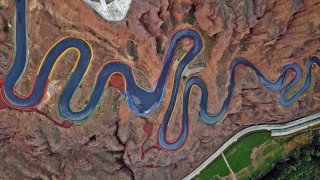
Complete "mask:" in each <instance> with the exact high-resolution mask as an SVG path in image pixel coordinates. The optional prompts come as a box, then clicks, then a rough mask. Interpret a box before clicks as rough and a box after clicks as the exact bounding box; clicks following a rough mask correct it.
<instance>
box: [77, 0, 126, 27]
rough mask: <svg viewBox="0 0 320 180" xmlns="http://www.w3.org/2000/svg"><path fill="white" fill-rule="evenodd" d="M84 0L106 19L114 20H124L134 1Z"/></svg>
mask: <svg viewBox="0 0 320 180" xmlns="http://www.w3.org/2000/svg"><path fill="white" fill-rule="evenodd" d="M82 1H83V2H85V3H86V4H88V5H89V6H90V7H92V8H93V9H94V10H95V11H96V12H97V13H98V14H99V15H100V16H101V17H102V18H103V19H104V20H106V21H112V22H117V21H122V20H123V19H124V18H125V17H126V15H127V13H128V11H129V9H130V5H131V2H132V0H114V1H112V2H110V3H108V4H107V3H106V0H100V2H97V1H92V0H82Z"/></svg>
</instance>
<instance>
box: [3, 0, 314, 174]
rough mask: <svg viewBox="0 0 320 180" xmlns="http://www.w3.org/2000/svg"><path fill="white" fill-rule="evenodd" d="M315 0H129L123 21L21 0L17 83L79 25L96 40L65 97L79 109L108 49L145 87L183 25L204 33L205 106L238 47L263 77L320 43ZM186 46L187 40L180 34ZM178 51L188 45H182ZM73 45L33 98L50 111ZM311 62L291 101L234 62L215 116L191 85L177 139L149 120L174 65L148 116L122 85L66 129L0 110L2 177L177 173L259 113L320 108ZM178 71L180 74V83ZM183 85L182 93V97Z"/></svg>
mask: <svg viewBox="0 0 320 180" xmlns="http://www.w3.org/2000/svg"><path fill="white" fill-rule="evenodd" d="M13 2H14V1H10V0H0V79H3V78H4V77H5V75H6V73H7V72H8V70H9V68H10V65H11V64H12V61H13V51H14V44H13V33H14V31H13V20H14V4H13ZM319 9H320V0H277V1H276V0H269V1H266V0H242V1H238V0H228V1H219V0H173V1H169V0H144V1H142V0H133V2H132V5H131V8H130V10H129V13H128V15H127V17H126V18H125V19H124V20H123V21H122V22H117V23H109V22H106V21H104V20H103V19H102V18H100V17H99V16H98V15H97V14H96V13H95V12H94V11H93V10H92V9H91V8H90V7H89V6H88V5H86V4H84V3H83V2H82V1H81V0H72V1H67V0H29V1H28V36H29V50H30V54H29V64H28V69H27V70H26V73H25V75H24V76H23V77H22V79H21V82H20V83H19V85H18V86H17V91H18V92H19V93H20V94H23V95H26V94H28V92H30V90H31V84H32V82H33V80H34V78H35V76H36V72H37V69H38V67H39V65H40V62H41V59H42V58H43V57H44V55H45V53H46V52H47V51H48V49H49V48H50V47H51V46H52V45H53V44H54V43H55V42H56V41H58V40H59V39H60V38H62V37H65V36H76V37H81V38H83V39H85V40H87V41H88V42H89V43H90V44H91V45H92V47H93V51H94V57H93V58H94V59H93V62H92V66H91V68H90V70H89V72H88V74H87V76H86V77H85V79H84V81H83V84H82V85H81V86H80V88H79V90H78V91H77V92H76V94H75V96H74V98H73V100H72V107H73V108H74V109H80V108H81V107H83V106H84V105H85V103H86V101H87V99H88V94H89V92H91V89H92V86H93V83H94V81H92V79H94V78H95V76H96V75H97V71H98V70H99V69H100V67H101V65H102V64H104V63H107V62H110V61H112V60H114V59H117V60H121V61H124V62H126V63H128V64H130V65H132V67H133V68H135V74H136V78H137V83H138V84H140V85H141V86H143V87H146V88H152V87H153V85H154V84H155V83H156V81H157V78H158V76H159V75H160V72H161V68H160V67H162V65H163V59H164V56H165V52H166V50H167V47H168V42H169V40H170V37H171V35H172V34H174V33H175V32H177V31H178V30H181V29H184V28H192V29H195V30H197V31H198V32H199V33H201V35H202V37H203V41H204V47H203V50H202V52H201V54H200V55H199V56H198V57H197V58H196V59H194V60H193V62H192V63H191V64H190V67H200V66H205V69H204V70H203V71H201V72H200V73H198V74H195V75H199V76H200V77H201V78H202V79H203V80H204V81H205V82H206V84H207V87H208V89H209V107H208V110H209V111H210V112H211V113H215V112H217V111H218V110H219V109H220V107H221V105H222V103H223V101H224V99H225V97H226V96H227V94H226V93H227V91H226V89H227V86H228V79H229V73H230V72H229V68H228V67H229V65H230V63H231V62H232V60H233V59H234V58H236V57H245V58H247V59H249V60H250V61H251V62H252V63H253V64H255V65H256V66H257V67H258V68H259V69H260V70H261V71H262V72H263V73H264V74H266V75H267V76H268V77H269V78H270V79H276V78H277V77H278V76H279V74H280V71H281V67H282V66H284V65H286V64H289V63H297V64H299V65H300V66H301V67H302V68H303V69H304V67H305V65H304V62H305V59H306V58H308V57H309V56H310V55H312V54H313V53H314V52H315V51H316V50H317V48H320V13H319ZM182 44H183V45H182V47H186V48H187V46H188V44H190V42H188V40H186V41H183V42H182ZM180 51H181V53H177V57H176V58H177V59H178V58H179V56H181V54H182V53H183V52H184V51H185V49H184V48H180V49H179V51H178V52H180ZM75 60H76V53H75V52H69V53H67V54H66V55H65V56H64V57H63V58H62V60H61V61H60V63H58V64H57V67H56V71H55V72H54V75H53V77H52V80H51V82H50V84H49V87H48V92H47V93H46V97H45V99H44V101H43V102H42V103H41V109H42V110H43V111H44V112H46V113H47V114H50V115H51V116H54V117H59V116H58V114H57V101H58V98H59V94H60V93H61V90H62V89H63V87H64V85H65V82H66V80H67V77H68V75H69V72H70V71H71V69H72V66H73V65H74V62H75ZM319 73H320V72H319V70H318V69H317V68H315V69H314V75H315V76H314V77H315V78H314V84H315V85H314V87H313V88H311V89H310V90H309V91H308V93H307V94H305V95H304V96H303V97H301V98H300V100H299V101H298V102H296V103H295V104H293V105H292V106H290V107H288V108H284V107H282V106H280V104H279V100H278V98H279V94H278V93H274V92H270V91H268V90H267V89H266V88H265V87H263V86H262V85H261V84H260V83H259V81H258V78H257V77H256V76H255V74H254V73H253V72H252V71H250V70H249V69H247V68H238V69H237V75H236V86H235V90H234V94H233V98H232V102H231V104H230V107H229V109H228V112H227V114H226V116H225V117H224V119H223V120H221V121H220V122H219V123H218V124H217V125H212V126H209V125H206V124H204V123H202V122H201V120H200V118H199V116H198V111H199V106H198V104H199V100H200V96H201V94H200V91H199V90H198V89H196V88H195V89H194V91H193V93H192V96H191V101H190V105H189V107H190V111H189V112H190V134H189V138H188V140H187V142H186V143H185V145H184V146H183V147H182V148H181V149H179V150H177V151H166V150H162V149H158V148H154V146H155V145H156V138H157V130H158V127H159V125H160V123H161V122H162V118H163V116H164V113H165V110H166V107H167V105H168V103H169V99H170V93H171V89H172V83H173V82H172V78H171V77H172V76H173V75H174V69H173V70H172V71H171V72H170V74H169V76H170V78H169V81H168V82H167V83H168V84H167V86H166V87H167V89H166V93H165V98H164V102H163V103H162V104H161V106H160V107H159V108H158V109H157V110H156V111H155V112H154V113H153V114H152V115H150V116H147V117H146V118H141V117H137V116H135V115H133V114H132V113H131V112H130V110H129V109H128V107H127V104H126V102H125V100H124V96H123V95H122V93H121V91H120V90H118V89H116V88H114V87H111V86H108V88H107V90H106V93H105V96H104V98H103V101H102V103H101V105H100V107H99V108H98V110H97V111H96V112H95V114H94V115H93V116H92V117H91V118H90V119H89V120H88V121H87V122H86V123H85V124H76V125H74V126H72V127H71V128H70V129H64V128H61V127H58V126H55V125H54V124H53V123H51V122H50V121H49V120H48V119H46V118H45V117H43V116H41V115H39V114H36V113H32V112H18V111H14V110H2V111H0V177H1V178H4V179H22V178H27V179H29V178H30V179H31V178H42V179H133V178H135V179H152V178H153V179H179V178H182V177H184V176H185V175H187V174H188V173H189V172H190V171H192V170H193V169H194V168H196V167H197V166H198V165H199V164H200V163H201V162H203V161H204V160H205V159H206V158H207V157H208V156H210V155H211V154H212V153H213V152H214V151H215V150H216V149H217V148H218V147H219V146H220V145H221V144H222V143H223V142H224V141H226V140H227V139H228V138H229V137H231V136H232V135H233V134H235V133H236V132H238V131H240V130H241V129H243V128H245V127H248V126H251V125H255V124H263V123H280V122H288V121H291V120H294V119H296V118H299V117H302V116H305V115H308V114H312V113H314V112H316V111H319V110H318V109H319V108H320V89H319V87H318V85H319V83H320V76H319ZM185 82H186V80H182V83H181V85H180V92H183V88H184V84H185ZM181 95H182V93H180V94H179V96H180V97H181ZM178 99H179V100H178V101H177V104H176V108H175V112H174V114H173V116H172V119H171V122H170V125H169V126H170V128H169V130H168V131H169V132H168V138H170V139H174V138H175V137H176V136H177V135H178V134H179V132H180V120H181V119H180V118H181V114H182V98H178Z"/></svg>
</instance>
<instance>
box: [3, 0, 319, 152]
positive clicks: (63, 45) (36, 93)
mask: <svg viewBox="0 0 320 180" xmlns="http://www.w3.org/2000/svg"><path fill="white" fill-rule="evenodd" d="M15 6H16V11H15V12H16V13H15V59H14V62H13V65H12V67H11V69H10V71H9V72H8V74H7V76H6V77H5V79H4V81H3V85H2V86H3V87H2V88H1V89H2V97H3V99H4V100H5V102H6V103H7V104H8V106H10V107H13V108H15V109H20V110H31V111H32V110H36V109H37V106H38V104H39V103H41V101H42V99H43V96H44V94H45V92H46V90H47V84H48V82H49V81H50V77H51V73H52V72H53V71H54V67H55V64H56V63H57V62H58V61H59V60H60V57H61V56H63V55H64V54H65V53H66V52H67V51H69V50H71V49H73V50H76V51H77V52H78V59H77V61H76V64H75V65H74V67H73V69H72V71H71V73H70V75H69V78H68V81H67V83H66V85H65V87H64V89H63V92H62V94H61V96H60V99H59V104H58V109H59V113H60V115H61V117H62V118H63V119H65V120H68V121H71V122H74V123H79V122H83V121H85V120H86V119H88V117H89V116H90V115H91V114H92V113H93V112H94V110H95V109H96V108H97V106H98V105H99V101H100V99H101V97H102V95H103V93H104V90H105V85H106V84H107V83H108V81H109V78H110V77H111V75H112V74H114V73H118V74H122V76H123V77H124V78H125V82H126V84H125V93H124V95H125V98H126V101H127V104H128V106H129V108H130V110H131V111H132V112H133V113H134V114H135V115H138V116H146V115H148V114H150V113H152V112H154V110H155V109H156V108H158V106H159V104H160V103H161V102H162V100H163V95H164V91H165V84H166V80H167V77H168V73H169V70H170V69H171V64H172V61H173V57H174V55H175V50H176V49H177V47H178V44H179V42H180V41H181V40H182V39H185V38H188V39H191V40H192V41H193V47H192V48H191V49H190V50H189V51H188V52H187V53H186V54H185V56H183V58H182V59H181V60H180V62H179V65H178V67H177V69H176V72H175V75H174V77H173V80H174V84H173V89H172V92H171V99H170V103H169V106H168V108H167V110H166V113H165V116H164V118H163V121H162V123H161V125H160V127H159V132H158V141H157V142H158V145H160V146H161V147H162V148H165V149H167V150H176V149H178V148H180V147H181V146H182V145H183V144H184V142H185V141H186V139H187V136H188V134H189V133H188V125H189V117H188V104H189V96H190V93H191V91H192V88H193V87H198V88H200V90H201V92H202V96H201V101H200V107H201V110H200V113H199V115H200V117H201V119H202V121H203V122H204V123H207V124H215V123H217V122H218V121H219V120H221V119H222V118H223V116H224V114H225V113H226V111H227V109H228V106H229V104H230V101H231V98H232V93H233V88H234V85H235V70H236V68H237V67H238V66H239V65H244V66H246V67H249V68H250V69H252V70H253V71H254V72H255V73H256V75H257V76H258V78H259V79H260V82H261V84H263V85H264V86H265V87H266V88H268V89H269V90H271V91H280V104H281V105H283V106H289V105H291V104H292V103H294V102H295V101H296V100H297V99H298V98H299V97H300V96H301V95H302V94H303V93H305V92H306V91H307V89H308V88H309V87H310V85H311V75H312V72H311V70H312V66H313V65H319V63H320V61H319V58H318V57H312V58H311V59H309V61H308V62H307V75H306V78H305V81H304V82H305V83H304V85H303V86H301V87H300V88H299V90H297V91H296V92H295V94H294V95H293V96H291V97H289V98H287V97H286V92H287V91H288V90H290V89H291V88H292V87H294V86H295V85H296V84H297V83H298V82H299V81H300V79H301V76H302V70H301V68H300V67H299V66H298V65H297V64H289V65H286V66H284V67H283V68H282V72H281V74H280V76H279V78H278V79H277V80H275V81H273V80H269V79H268V78H266V77H265V76H264V75H263V74H261V73H260V71H259V70H258V69H257V68H256V67H255V66H254V65H253V64H251V63H250V62H249V61H248V60H247V59H235V60H234V61H233V62H232V63H231V65H230V79H229V86H228V96H227V98H226V99H225V101H224V103H223V104H222V107H221V109H220V110H219V111H218V113H217V114H215V115H213V114H210V113H209V112H208V111H207V104H208V91H207V88H206V85H205V84H204V82H203V81H202V80H201V79H200V78H199V77H197V76H193V77H191V78H189V79H188V81H187V83H186V85H185V89H184V94H183V114H182V127H181V133H180V135H179V136H178V138H177V139H176V140H174V141H173V142H169V141H168V140H167V138H166V131H167V126H168V123H169V121H170V117H171V115H172V112H173V109H174V106H175V103H176V99H177V94H178V90H179V84H180V79H181V75H182V72H183V70H184V69H185V67H186V66H187V65H188V64H189V63H190V62H191V61H192V60H193V59H194V58H195V57H196V56H197V55H198V54H199V53H200V51H201V49H202V39H201V37H200V35H199V33H197V32H196V31H194V30H189V29H186V30H181V31H179V32H177V33H176V34H174V35H173V36H172V38H171V41H170V44H169V47H168V49H167V53H166V57H165V60H164V65H163V68H162V72H161V74H160V77H159V79H158V82H157V83H156V85H155V86H154V90H152V91H147V90H145V89H144V88H142V87H139V86H138V85H137V84H136V82H135V78H134V75H133V73H132V68H131V67H130V66H128V65H127V64H125V63H123V62H120V61H113V62H110V63H107V64H105V65H104V66H103V67H102V68H101V69H100V71H99V73H98V75H97V77H96V80H95V84H94V86H93V89H92V92H91V95H90V98H89V101H88V103H87V105H86V106H85V107H83V108H82V109H81V110H79V111H74V110H72V109H71V107H70V101H71V99H72V96H73V94H74V92H75V91H76V90H77V88H78V87H79V85H80V84H81V82H82V80H83V78H84V76H85V75H86V72H87V71H88V69H89V66H90V62H91V60H92V50H91V46H90V45H89V44H88V43H87V42H86V41H85V40H83V39H81V38H75V37H66V38H63V39H61V40H60V41H58V42H57V43H56V44H54V45H53V46H52V48H51V49H50V50H49V51H48V53H47V54H46V56H45V57H44V59H43V61H42V63H41V65H40V67H39V71H38V74H37V77H36V79H35V81H34V83H33V88H32V91H31V92H30V94H29V95H28V96H26V97H23V96H21V95H18V94H17V93H16V91H15V86H16V85H17V83H18V82H19V79H20V77H21V76H22V75H23V74H24V71H25V69H26V67H27V64H28V60H27V59H28V54H27V52H28V47H27V41H28V40H27V25H26V2H25V0H15ZM289 70H293V71H295V75H294V78H293V79H291V80H290V82H289V83H285V82H286V74H287V72H288V71H289Z"/></svg>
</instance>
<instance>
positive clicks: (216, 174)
mask: <svg viewBox="0 0 320 180" xmlns="http://www.w3.org/2000/svg"><path fill="white" fill-rule="evenodd" d="M229 174H230V171H229V169H228V167H227V164H226V163H225V162H224V160H223V158H222V157H221V156H219V157H218V158H217V159H216V160H215V161H213V163H211V165H210V166H209V168H208V169H206V170H204V171H203V173H202V174H201V176H200V177H198V178H197V179H199V180H207V179H220V178H221V177H225V176H227V175H229Z"/></svg>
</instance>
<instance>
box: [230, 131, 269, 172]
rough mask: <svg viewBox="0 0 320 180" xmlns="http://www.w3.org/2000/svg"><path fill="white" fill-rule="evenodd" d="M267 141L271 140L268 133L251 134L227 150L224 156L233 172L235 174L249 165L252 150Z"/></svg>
mask: <svg viewBox="0 0 320 180" xmlns="http://www.w3.org/2000/svg"><path fill="white" fill-rule="evenodd" d="M269 140H271V135H270V133H269V132H260V133H253V134H250V135H248V136H246V137H244V138H243V139H241V140H240V141H239V142H238V143H236V144H235V145H233V146H232V147H231V148H229V150H227V151H226V152H225V156H226V158H227V161H228V162H229V164H230V167H231V169H232V170H233V172H235V173H237V172H239V171H240V170H242V169H243V168H245V167H247V166H249V165H251V153H252V149H253V148H255V147H258V146H260V145H261V144H263V143H265V142H267V141H269Z"/></svg>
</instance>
